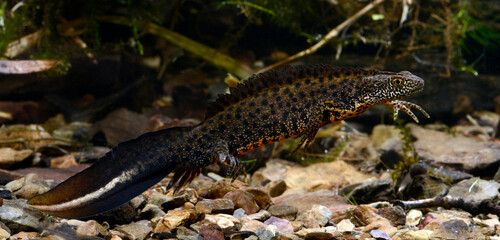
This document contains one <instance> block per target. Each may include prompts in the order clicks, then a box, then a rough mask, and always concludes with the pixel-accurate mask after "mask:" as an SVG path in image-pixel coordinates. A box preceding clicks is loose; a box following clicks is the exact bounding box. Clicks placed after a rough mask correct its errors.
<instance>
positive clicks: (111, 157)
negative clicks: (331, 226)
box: [28, 65, 429, 218]
mask: <svg viewBox="0 0 500 240" xmlns="http://www.w3.org/2000/svg"><path fill="white" fill-rule="evenodd" d="M423 87H424V81H423V80H422V79H421V78H420V77H417V76H415V75H413V74H411V73H410V72H407V71H403V72H399V73H393V72H386V71H378V70H363V69H357V68H335V67H330V66H325V65H318V66H300V67H291V66H288V67H286V68H285V69H284V70H283V71H275V70H272V71H268V72H265V73H261V74H259V75H254V76H252V77H251V78H250V79H248V80H247V81H245V82H244V83H240V84H238V85H237V86H236V87H231V88H230V93H229V94H221V95H219V97H218V99H217V100H216V101H215V102H213V103H212V104H211V105H209V107H208V109H207V113H206V117H205V120H204V121H203V122H201V123H200V124H198V125H196V126H192V127H174V128H168V129H164V130H159V131H156V132H150V133H145V134H143V135H141V136H139V137H138V138H136V139H132V140H129V141H126V142H123V143H120V144H118V145H116V146H115V147H113V148H112V149H111V150H110V151H109V152H108V153H107V154H105V155H104V156H103V157H101V158H100V159H99V160H98V161H97V162H95V163H94V164H93V165H92V166H90V167H89V168H87V169H85V170H83V171H82V172H80V173H77V174H76V175H74V176H72V177H70V178H69V179H67V180H66V181H64V182H62V183H61V184H59V185H58V186H56V187H55V188H54V189H52V190H50V191H49V192H46V193H44V194H41V195H38V196H35V197H33V198H31V199H30V200H29V202H28V203H29V204H30V205H31V206H32V207H34V208H37V209H39V210H41V211H43V212H46V213H49V214H52V215H55V216H60V217H65V218H80V217H86V216H91V215H95V214H98V213H101V212H104V211H107V210H110V209H113V208H115V207H118V206H120V205H121V204H123V203H125V202H127V201H129V200H130V199H132V198H133V197H135V196H137V195H139V194H141V193H142V192H143V191H145V190H147V189H148V188H149V187H151V186H153V185H154V184H155V183H157V182H159V181H160V180H161V179H163V178H164V177H166V176H167V175H168V174H169V173H172V172H173V173H174V174H173V177H172V178H171V180H170V182H169V184H168V187H167V188H169V189H170V188H172V187H173V188H174V189H175V191H178V190H179V189H180V188H181V187H182V186H184V185H186V184H188V183H190V182H191V181H192V180H193V179H195V178H196V177H197V176H198V175H199V174H200V172H201V168H203V167H205V166H208V165H210V164H212V163H214V162H216V161H220V162H223V163H225V164H227V165H229V169H230V170H229V171H230V173H229V174H230V175H231V176H232V177H233V180H234V179H235V178H236V176H237V175H238V174H239V173H240V172H241V171H242V165H241V164H240V162H239V160H237V159H236V158H235V156H237V155H241V154H244V153H246V152H248V151H251V150H253V149H256V148H258V147H260V146H263V145H266V144H269V143H273V142H277V141H281V140H284V139H287V138H289V137H297V138H301V140H300V143H299V146H298V147H297V149H298V148H300V147H306V146H307V145H308V144H309V143H311V141H312V140H313V139H314V136H315V135H316V133H317V131H318V129H319V128H320V127H322V126H324V125H327V124H329V123H333V122H337V121H340V120H342V119H346V118H350V117H354V116H356V115H359V114H361V113H363V112H364V111H366V110H367V109H368V108H369V107H371V106H374V105H376V104H385V105H387V106H390V107H392V108H393V109H394V118H395V119H396V117H397V115H398V112H399V111H400V110H401V111H404V112H406V113H407V114H409V115H410V116H411V117H412V118H413V119H414V120H415V121H416V122H418V119H417V118H416V116H415V115H414V114H413V113H412V111H411V108H414V109H417V110H419V111H421V112H422V113H423V114H424V115H425V116H426V117H429V115H428V114H427V113H426V112H425V111H424V110H423V109H422V108H421V107H420V106H418V105H416V104H413V103H410V102H405V101H400V100H398V99H401V98H403V97H407V96H410V95H413V94H415V93H418V92H420V91H422V90H423Z"/></svg>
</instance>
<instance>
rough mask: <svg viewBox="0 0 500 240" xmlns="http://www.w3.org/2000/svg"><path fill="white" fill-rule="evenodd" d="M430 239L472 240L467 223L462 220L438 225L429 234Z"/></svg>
mask: <svg viewBox="0 0 500 240" xmlns="http://www.w3.org/2000/svg"><path fill="white" fill-rule="evenodd" d="M431 238H437V239H457V240H466V239H474V236H473V235H472V234H471V232H470V230H469V226H468V225H467V223H465V222H464V221H462V220H450V221H446V222H443V223H442V224H441V225H439V227H437V228H436V230H435V231H434V232H433V233H432V234H431Z"/></svg>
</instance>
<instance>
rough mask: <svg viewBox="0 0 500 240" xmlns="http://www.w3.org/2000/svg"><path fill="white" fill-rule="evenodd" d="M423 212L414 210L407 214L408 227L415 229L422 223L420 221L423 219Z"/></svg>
mask: <svg viewBox="0 0 500 240" xmlns="http://www.w3.org/2000/svg"><path fill="white" fill-rule="evenodd" d="M422 216H423V214H422V212H421V211H419V210H416V209H412V210H410V211H409V212H408V214H406V223H405V225H406V226H408V227H415V226H417V225H418V224H419V223H420V219H422Z"/></svg>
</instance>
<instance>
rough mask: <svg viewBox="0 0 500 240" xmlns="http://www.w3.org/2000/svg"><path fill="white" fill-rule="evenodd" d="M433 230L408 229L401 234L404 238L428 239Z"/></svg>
mask: <svg viewBox="0 0 500 240" xmlns="http://www.w3.org/2000/svg"><path fill="white" fill-rule="evenodd" d="M432 232H433V231H431V230H419V231H406V232H404V233H403V234H402V235H401V238H402V239H404V240H428V239H430V236H431V234H432Z"/></svg>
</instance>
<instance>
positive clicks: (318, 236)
mask: <svg viewBox="0 0 500 240" xmlns="http://www.w3.org/2000/svg"><path fill="white" fill-rule="evenodd" d="M305 239H306V240H330V239H334V237H333V234H331V233H328V232H310V233H308V234H307V235H306V236H305Z"/></svg>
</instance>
